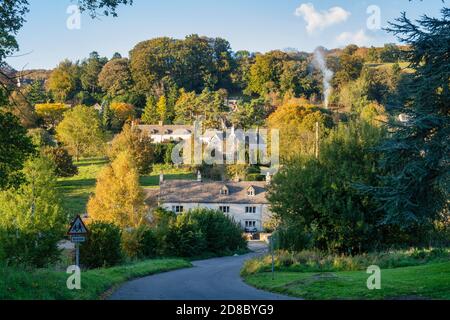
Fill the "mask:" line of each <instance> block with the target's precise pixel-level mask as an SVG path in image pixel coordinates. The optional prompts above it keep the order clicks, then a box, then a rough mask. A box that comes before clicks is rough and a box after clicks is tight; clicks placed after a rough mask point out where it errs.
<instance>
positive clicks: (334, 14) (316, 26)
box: [295, 3, 351, 33]
mask: <svg viewBox="0 0 450 320" xmlns="http://www.w3.org/2000/svg"><path fill="white" fill-rule="evenodd" d="M295 15H296V16H298V17H302V18H303V19H304V20H305V21H306V31H308V33H313V32H314V31H316V30H323V29H325V28H326V27H329V26H332V25H334V24H338V23H341V22H344V21H346V20H347V19H348V17H350V15H351V13H350V12H348V11H346V10H344V9H342V8H341V7H332V8H330V9H328V10H323V11H317V10H316V9H315V8H314V5H313V4H312V3H303V4H302V5H300V7H298V8H297V9H296V10H295Z"/></svg>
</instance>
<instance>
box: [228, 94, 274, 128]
mask: <svg viewBox="0 0 450 320" xmlns="http://www.w3.org/2000/svg"><path fill="white" fill-rule="evenodd" d="M268 109H269V108H268V107H267V106H266V103H265V101H264V99H261V98H259V99H253V100H251V101H250V102H243V101H239V102H238V103H237V105H236V107H235V109H234V112H233V113H232V114H231V119H230V120H231V123H232V124H233V125H234V126H235V127H236V128H242V129H250V128H252V127H256V126H263V125H264V123H265V119H266V118H267V114H268Z"/></svg>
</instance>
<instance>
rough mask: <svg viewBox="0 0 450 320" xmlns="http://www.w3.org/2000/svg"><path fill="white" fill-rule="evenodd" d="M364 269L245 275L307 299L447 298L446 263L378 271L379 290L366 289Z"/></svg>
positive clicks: (268, 287)
mask: <svg viewBox="0 0 450 320" xmlns="http://www.w3.org/2000/svg"><path fill="white" fill-rule="evenodd" d="M369 276H370V275H369V274H367V273H366V272H365V271H343V272H328V273H317V272H305V273H302V272H276V273H275V280H272V275H271V273H268V272H264V273H256V274H253V275H249V276H245V277H244V279H245V281H246V282H247V283H248V284H250V285H253V286H255V287H257V288H260V289H263V290H268V291H273V292H278V293H283V294H287V295H291V296H295V297H301V298H304V299H311V300H317V299H319V300H322V299H326V300H328V299H446V300H447V299H450V262H443V263H432V264H426V265H421V266H414V267H404V268H395V269H382V270H381V290H368V289H367V285H366V282H367V279H368V277H369Z"/></svg>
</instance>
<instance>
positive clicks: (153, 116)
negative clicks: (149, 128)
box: [141, 95, 160, 124]
mask: <svg viewBox="0 0 450 320" xmlns="http://www.w3.org/2000/svg"><path fill="white" fill-rule="evenodd" d="M141 120H142V122H143V123H145V124H156V123H158V121H159V120H160V118H159V115H158V111H157V110H156V98H155V97H154V96H153V95H151V96H149V97H148V98H147V103H146V105H145V109H144V113H143V114H142V117H141Z"/></svg>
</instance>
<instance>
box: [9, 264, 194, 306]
mask: <svg viewBox="0 0 450 320" xmlns="http://www.w3.org/2000/svg"><path fill="white" fill-rule="evenodd" d="M191 266H192V265H191V263H190V262H188V261H186V260H182V259H157V260H147V261H143V262H138V263H134V264H129V265H122V266H117V267H113V268H104V269H95V270H89V271H86V272H82V273H81V290H69V289H67V285H66V282H67V279H68V277H69V276H70V275H68V274H66V273H65V272H58V271H51V270H47V269H42V270H20V269H17V268H5V267H0V279H1V281H0V300H96V299H100V298H101V297H102V295H103V294H104V293H105V292H106V291H107V290H109V289H111V288H113V287H115V286H117V285H119V284H121V283H123V282H125V281H127V280H130V279H133V278H139V277H143V276H147V275H151V274H155V273H161V272H166V271H170V270H175V269H181V268H189V267H191Z"/></svg>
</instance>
